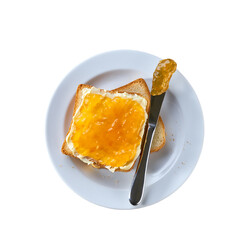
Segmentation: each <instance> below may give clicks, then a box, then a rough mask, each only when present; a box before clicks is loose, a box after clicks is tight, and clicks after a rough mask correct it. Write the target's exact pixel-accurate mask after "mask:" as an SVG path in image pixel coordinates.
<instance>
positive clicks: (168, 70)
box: [129, 59, 177, 205]
mask: <svg viewBox="0 0 230 240" xmlns="http://www.w3.org/2000/svg"><path fill="white" fill-rule="evenodd" d="M176 68H177V64H176V63H175V62H174V61H173V60H171V59H163V60H161V61H160V62H159V64H158V65H157V67H156V69H155V71H154V73H153V82H152V90H151V105H150V113H149V121H148V126H147V127H148V128H147V133H146V138H145V143H144V145H143V149H142V152H141V156H140V160H139V163H138V166H137V170H136V172H135V175H134V179H133V183H132V187H131V192H130V197H129V201H130V203H131V204H132V205H137V204H139V203H140V201H141V199H142V196H143V189H144V183H145V175H146V170H147V164H148V159H149V152H150V148H151V143H152V139H153V136H154V132H155V129H156V125H157V121H158V117H159V113H160V110H161V106H162V103H163V100H164V97H165V93H166V91H167V89H168V87H169V81H170V79H171V77H172V75H173V73H174V72H175V71H176Z"/></svg>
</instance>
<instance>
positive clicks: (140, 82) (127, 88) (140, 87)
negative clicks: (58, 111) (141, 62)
mask: <svg viewBox="0 0 230 240" xmlns="http://www.w3.org/2000/svg"><path fill="white" fill-rule="evenodd" d="M92 87H93V86H90V85H87V84H80V85H79V86H78V88H77V91H76V94H75V102H74V110H73V115H72V120H71V123H70V126H69V130H68V132H67V134H66V136H67V135H68V134H69V132H70V130H71V125H72V122H73V116H74V115H75V112H76V110H77V109H78V107H79V106H80V105H81V102H82V100H83V99H82V90H83V89H85V88H89V89H90V88H92ZM100 90H101V91H102V92H103V90H102V89H100ZM107 92H109V93H112V94H113V93H117V92H118V93H123V92H126V93H129V94H137V95H140V96H142V97H144V98H145V99H146V101H147V106H146V112H147V114H149V110H150V99H151V94H150V92H149V88H148V86H147V84H146V82H145V80H144V79H142V78H139V79H137V80H134V81H132V82H130V83H128V84H126V85H124V86H122V87H119V88H116V89H113V90H110V91H107ZM146 121H148V119H147V120H146ZM146 129H147V124H146V126H145V132H144V135H143V138H142V143H141V144H142V145H143V139H145V135H146ZM141 149H142V146H141ZM61 151H62V153H64V154H66V155H68V156H71V157H73V158H77V157H76V156H74V155H73V153H72V152H71V150H70V149H69V147H68V145H67V142H66V138H65V140H64V142H63V144H62V148H61ZM79 160H80V159H79ZM136 160H137V159H136ZM136 160H135V161H133V165H132V166H131V167H130V168H129V169H127V170H123V169H120V168H117V169H116V170H115V171H122V172H128V171H130V170H131V169H132V168H133V167H134V165H135V162H136ZM90 161H91V162H93V164H92V166H93V167H94V168H105V166H104V165H101V164H99V163H98V162H96V161H95V162H94V161H93V159H90Z"/></svg>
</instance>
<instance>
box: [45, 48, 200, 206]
mask: <svg viewBox="0 0 230 240" xmlns="http://www.w3.org/2000/svg"><path fill="white" fill-rule="evenodd" d="M159 60H160V59H159V58H158V57H155V56H153V55H151V54H147V53H143V52H137V51H130V50H120V51H112V52H107V53H104V54H101V55H98V56H95V57H93V58H91V59H89V60H87V61H85V62H83V63H82V64H80V65H79V66H77V67H76V68H74V69H73V70H72V71H71V72H70V73H69V74H68V75H67V76H66V78H65V79H64V80H63V81H62V83H61V84H60V85H59V87H58V88H57V90H56V92H55V94H54V96H53V98H52V100H51V103H50V105H49V109H48V113H47V123H46V139H47V147H48V151H49V154H50V157H51V160H52V162H53V164H54V166H55V168H56V170H57V172H58V173H59V175H60V176H61V177H62V179H63V180H64V181H65V182H66V184H67V185H68V186H69V187H70V188H71V189H72V190H73V191H74V192H76V193H77V194H78V195H80V196H81V197H83V198H85V199H87V200H88V201H90V202H92V203H95V204H97V205H100V206H104V207H109V208H115V209H134V208H140V207H145V206H149V205H152V204H154V203H156V202H158V201H160V200H162V199H164V198H165V197H167V196H168V195H170V194H171V193H173V192H174V191H175V190H176V189H178V188H179V187H180V186H181V185H182V184H183V183H184V182H185V181H186V179H187V178H188V177H189V175H190V174H191V172H192V171H193V169H194V167H195V165H196V163H197V161H198V158H199V155H200V152H201V149H202V144H203V137H204V123H203V115H202V110H201V107H200V104H199V101H198V98H197V96H196V94H195V92H194V91H193V89H192V87H191V86H190V84H189V83H188V81H187V80H186V79H185V78H184V76H183V75H182V74H181V73H180V72H179V71H176V72H175V73H174V75H173V77H172V79H171V81H170V87H169V90H168V91H167V94H166V97H165V99H164V103H163V106H162V109H161V113H160V115H161V116H162V119H163V121H164V124H165V128H166V133H167V137H166V145H165V146H164V148H163V149H162V150H160V151H159V152H157V153H152V154H151V156H150V159H149V164H148V170H147V176H146V185H145V191H144V197H143V200H142V202H141V204H140V205H138V206H135V207H134V206H132V205H131V204H130V203H129V192H130V186H131V182H132V178H133V175H134V172H135V169H136V167H134V169H133V170H131V171H130V172H127V173H126V172H115V173H111V172H109V171H108V170H106V169H95V168H92V167H91V166H88V165H86V164H84V163H82V162H81V161H79V160H76V159H73V158H71V157H68V156H65V155H63V154H62V153H61V146H62V143H63V140H64V138H65V135H66V133H67V131H68V128H69V124H70V121H71V117H72V111H73V104H74V95H75V91H76V89H77V86H78V84H81V83H87V84H90V85H93V86H95V87H98V88H103V89H108V90H109V89H113V88H117V87H119V86H122V85H124V84H127V83H129V82H131V81H133V80H135V79H137V78H144V79H145V80H146V82H147V84H148V86H149V88H151V79H152V73H153V71H154V69H155V67H156V65H157V63H158V61H159Z"/></svg>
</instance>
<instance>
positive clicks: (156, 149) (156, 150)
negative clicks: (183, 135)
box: [150, 116, 166, 153]
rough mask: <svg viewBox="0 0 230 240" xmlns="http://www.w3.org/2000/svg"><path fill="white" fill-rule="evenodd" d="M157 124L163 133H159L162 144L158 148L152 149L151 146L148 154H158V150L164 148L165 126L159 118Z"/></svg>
mask: <svg viewBox="0 0 230 240" xmlns="http://www.w3.org/2000/svg"><path fill="white" fill-rule="evenodd" d="M157 124H160V125H161V127H162V128H163V131H161V133H162V135H161V138H163V142H162V143H161V144H160V145H159V146H157V147H154V148H153V147H152V146H151V149H150V153H153V152H158V151H159V150H160V149H162V148H163V147H164V145H165V142H166V133H165V125H164V122H163V120H162V118H161V116H159V118H158V121H157Z"/></svg>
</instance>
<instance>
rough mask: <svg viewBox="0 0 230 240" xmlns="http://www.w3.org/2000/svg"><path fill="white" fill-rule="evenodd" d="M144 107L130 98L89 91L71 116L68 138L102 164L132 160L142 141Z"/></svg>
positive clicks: (82, 152) (83, 152) (123, 163)
mask: <svg viewBox="0 0 230 240" xmlns="http://www.w3.org/2000/svg"><path fill="white" fill-rule="evenodd" d="M145 118H146V117H145V110H144V109H143V107H142V106H141V105H140V104H139V103H138V102H137V101H135V100H133V99H130V98H121V97H114V98H109V97H107V96H102V95H100V94H94V93H88V94H87V95H86V96H85V98H84V100H83V104H82V105H81V107H80V109H79V111H78V113H77V114H76V115H75V117H74V128H73V129H74V130H73V134H72V136H71V141H72V143H73V145H74V148H75V149H76V151H77V153H79V154H81V155H83V156H87V157H89V158H93V159H94V160H95V161H96V162H97V163H99V164H101V165H104V166H111V167H120V166H124V165H126V164H127V163H129V162H130V161H132V160H133V159H134V157H135V155H136V152H137V147H138V146H139V145H140V144H141V136H140V132H141V130H142V127H143V124H144V123H145Z"/></svg>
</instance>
